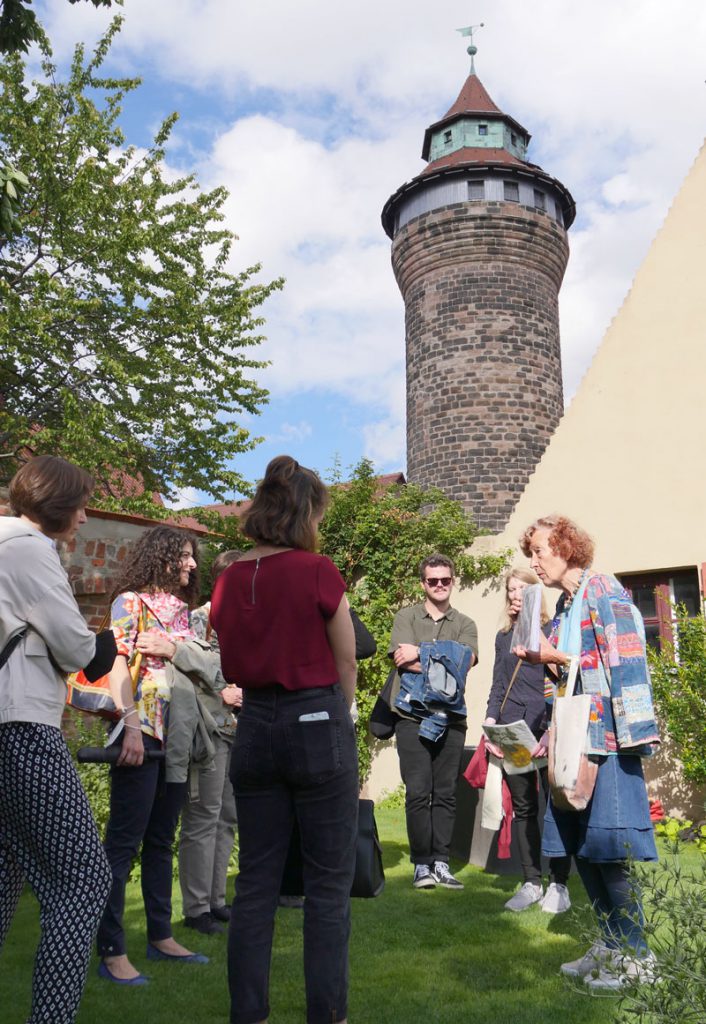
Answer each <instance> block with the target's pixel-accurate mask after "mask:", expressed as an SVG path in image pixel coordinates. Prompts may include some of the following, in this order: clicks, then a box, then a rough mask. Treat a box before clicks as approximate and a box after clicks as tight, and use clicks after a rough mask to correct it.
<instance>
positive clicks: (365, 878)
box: [280, 800, 385, 899]
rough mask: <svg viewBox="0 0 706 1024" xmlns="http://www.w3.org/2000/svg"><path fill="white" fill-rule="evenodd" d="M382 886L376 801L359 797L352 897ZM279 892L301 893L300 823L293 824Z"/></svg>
mask: <svg viewBox="0 0 706 1024" xmlns="http://www.w3.org/2000/svg"><path fill="white" fill-rule="evenodd" d="M384 888H385V872H384V870H383V866H382V846H381V844H380V838H379V836H378V830H377V825H376V823H375V804H374V803H373V801H372V800H360V801H359V804H358V844H357V846H356V852H355V874H354V876H353V885H352V886H351V896H354V897H357V898H358V899H372V898H373V897H374V896H379V895H380V893H381V892H382V890H383V889H384ZM280 892H281V894H282V895H283V896H303V895H304V878H303V874H302V852H301V844H300V841H299V826H298V825H297V823H296V822H295V823H294V828H293V829H292V838H291V839H290V842H289V853H288V854H287V863H286V864H285V866H284V874H283V875H282V885H281V888H280Z"/></svg>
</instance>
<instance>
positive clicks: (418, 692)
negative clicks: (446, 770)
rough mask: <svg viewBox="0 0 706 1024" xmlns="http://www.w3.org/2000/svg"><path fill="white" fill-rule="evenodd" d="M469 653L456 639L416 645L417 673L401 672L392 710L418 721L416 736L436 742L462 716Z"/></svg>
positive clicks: (463, 716) (464, 713) (464, 705)
mask: <svg viewBox="0 0 706 1024" xmlns="http://www.w3.org/2000/svg"><path fill="white" fill-rule="evenodd" d="M471 657H472V652H471V649H470V647H468V646H467V645H466V644H460V643H458V642H457V641H456V640H435V641H433V642H427V641H424V642H423V643H421V644H420V645H419V661H420V663H421V666H422V671H421V672H403V673H402V675H401V676H400V692H399V693H398V695H397V697H396V698H395V708H396V709H397V710H398V711H401V712H402V713H403V714H404V715H406V716H408V717H410V716H411V717H412V718H416V719H418V720H419V721H420V723H421V724H420V726H419V735H420V736H423V737H424V738H425V739H430V740H433V741H435V742H436V741H438V740H439V739H441V737H442V736H443V735H444V733H445V732H446V729H447V726H448V724H449V721H450V720H452V721H453V720H454V719H455V720H460V719H462V718H465V717H466V714H467V712H466V699H465V686H466V676H467V675H468V670H469V669H470V667H471Z"/></svg>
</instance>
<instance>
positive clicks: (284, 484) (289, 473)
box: [243, 455, 328, 551]
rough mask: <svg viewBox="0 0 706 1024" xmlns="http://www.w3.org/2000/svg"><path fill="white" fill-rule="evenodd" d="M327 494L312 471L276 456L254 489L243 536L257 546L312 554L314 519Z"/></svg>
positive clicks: (313, 546)
mask: <svg viewBox="0 0 706 1024" xmlns="http://www.w3.org/2000/svg"><path fill="white" fill-rule="evenodd" d="M327 502H328V490H327V488H326V485H325V484H324V483H322V482H321V480H320V479H319V477H318V475H317V474H316V473H315V472H314V470H313V469H307V468H306V466H300V465H299V463H298V462H297V460H296V459H293V458H292V457H291V455H277V456H276V457H275V458H274V459H272V460H271V461H270V462H269V463H268V465H267V469H266V470H265V476H264V478H263V479H262V480H261V481H260V483H259V484H258V485H257V491H256V492H255V497H254V498H253V502H252V505H251V506H250V508H249V509H248V511H247V513H246V515H245V521H244V522H243V533H244V534H245V536H246V537H250V539H251V540H254V541H255V543H256V544H272V545H274V546H275V547H285V548H301V549H302V550H304V551H315V550H316V543H317V532H316V523H315V522H314V521H313V520H314V517H315V516H317V515H319V514H320V513H323V511H324V509H325V508H326V505H327Z"/></svg>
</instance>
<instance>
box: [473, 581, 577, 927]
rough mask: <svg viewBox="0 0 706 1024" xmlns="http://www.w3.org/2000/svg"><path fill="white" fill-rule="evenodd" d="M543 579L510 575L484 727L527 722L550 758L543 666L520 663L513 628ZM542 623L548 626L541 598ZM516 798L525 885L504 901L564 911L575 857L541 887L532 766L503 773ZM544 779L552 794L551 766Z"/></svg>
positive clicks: (560, 863)
mask: <svg viewBox="0 0 706 1024" xmlns="http://www.w3.org/2000/svg"><path fill="white" fill-rule="evenodd" d="M537 583H539V580H538V579H537V577H536V576H535V574H534V573H533V572H530V571H529V570H528V569H522V568H514V569H510V570H509V572H508V573H507V576H506V577H505V609H504V621H503V628H502V629H500V631H499V632H498V635H497V636H496V638H495V664H494V665H493V685H492V686H491V689H490V695H489V697H488V707H487V709H486V712H485V714H486V718H485V721H484V722H483V725H496V724H497V725H505V724H507V723H510V722H517V721H520V720H521V721H524V722H526V723H527V726H528V727H529V729H530V730H531V731H532V732H533V733H534V735H535V737H536V739H537V741H538V742H537V747H536V749H535V751H534V756H535V757H545V756H546V748H545V747H544V746H543V744H542V743H541V738H542V736H543V735H544V733H545V731H546V707H545V703H544V670H543V668H542V666H541V665H532V664H529V663H528V662H526V661H525V662H523V661H520V660H519V659H518V658H517V655H515V654H513V652H512V650H511V646H512V637H513V626H514V625H515V623H516V621H517V617H518V615H519V613H520V609H521V608H522V598H523V593H524V591H525V589H526V588H527V587H528V586H531V585H532V584H537ZM541 619H542V623H541V624H542V626H543V627H544V628H545V629H548V627H547V626H546V623H547V622H548V619H549V616H548V615H547V614H546V610H545V608H544V602H542V615H541ZM486 746H487V748H488V749H489V750H490V752H491V754H495V756H496V757H502V756H503V752H502V750H501V749H500V748H498V747H495V746H494V745H493V744H492V743H489V742H488V741H487V740H486ZM503 774H504V777H505V781H506V782H507V785H508V787H509V789H510V794H511V796H512V811H513V818H514V824H513V828H514V831H515V835H516V838H517V845H518V849H519V853H520V862H521V864H522V874H523V884H522V886H521V887H520V888H519V889H518V891H517V892H516V893H515V894H514V895H513V896H511V897H510V899H509V900H508V901H507V903H506V904H505V909H506V910H512V911H514V912H515V913H519V912H521V911H523V910H527V908H528V907H531V906H532V905H534V904H536V903H539V904H540V906H541V908H542V910H543V911H545V912H546V913H547V914H561V913H563V912H564V911H565V910H568V909H569V907H570V906H571V899H570V897H569V890H568V888H567V886H566V880H567V878H568V877H569V870H570V866H571V858H570V857H568V856H562V857H552V859H551V861H550V865H549V886H548V887H547V891H546V892H544V889H543V887H542V856H541V843H542V838H541V833H540V828H539V821H538V818H539V791H538V785H537V771H536V770H535V768H534V767H533V766H530V768H529V770H528V771H524V772H522V773H520V774H516V775H515V774H513V775H509V774H507V773H505V772H504V773H503ZM539 778H540V782H541V785H542V788H543V789H544V793H545V795H548V785H547V768H546V765H544V767H542V768H540V770H539Z"/></svg>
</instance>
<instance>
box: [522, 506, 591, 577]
mask: <svg viewBox="0 0 706 1024" xmlns="http://www.w3.org/2000/svg"><path fill="white" fill-rule="evenodd" d="M536 530H549V531H550V533H549V538H548V540H549V547H550V548H551V550H552V551H553V552H554V554H555V555H559V557H560V558H563V559H564V561H565V562H566V564H567V565H568V566H569V567H570V568H574V567H578V568H580V569H586V568H587V567H588V566H589V565H590V564H591V562H592V561H593V552H594V543H593V541H592V540H591V538H590V537H589V535H588V534H587V533H586V531H585V530H582V529H581V527H580V526H577V524H576V523H575V522H574V521H573V519H568V518H567V516H559V515H551V516H542V518H541V519H535V521H534V522H533V523H532V525H531V526H528V527H527V529H526V530H525V532H524V533H523V534H522V536H521V537H520V547H521V548H522V553H523V554H524V555H526V556H527V558H529V556H530V545H531V542H532V536H533V535H534V533H535V531H536Z"/></svg>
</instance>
